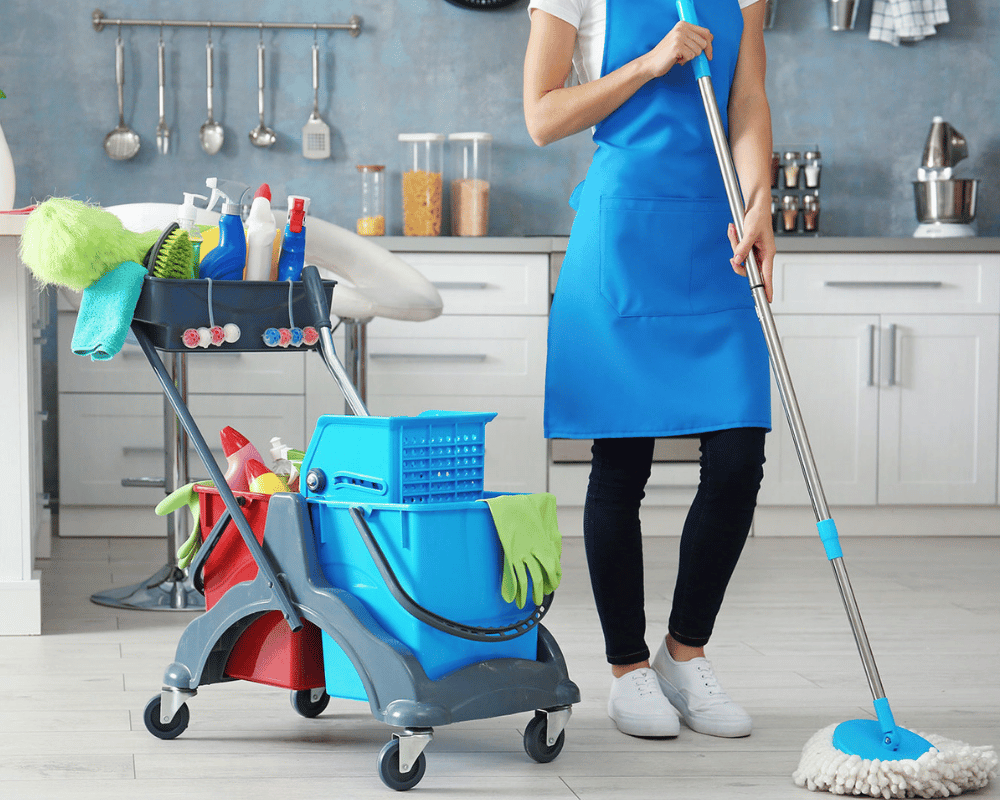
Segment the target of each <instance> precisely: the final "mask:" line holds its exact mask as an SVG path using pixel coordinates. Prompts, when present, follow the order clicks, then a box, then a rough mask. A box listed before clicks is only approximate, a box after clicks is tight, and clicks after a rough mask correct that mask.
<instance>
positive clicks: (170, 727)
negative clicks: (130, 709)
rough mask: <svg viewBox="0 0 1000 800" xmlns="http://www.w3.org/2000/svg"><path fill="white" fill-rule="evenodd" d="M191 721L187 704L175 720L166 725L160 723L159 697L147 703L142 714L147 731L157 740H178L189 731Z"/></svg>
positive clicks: (178, 712) (181, 708) (179, 710)
mask: <svg viewBox="0 0 1000 800" xmlns="http://www.w3.org/2000/svg"><path fill="white" fill-rule="evenodd" d="M190 720H191V712H190V710H188V707H187V703H185V704H184V705H182V706H181V707H180V709H178V711H177V713H176V714H174V718H173V719H172V720H170V722H168V723H166V724H164V723H162V722H160V696H159V695H156V697H154V698H153V699H152V700H150V701H149V702H148V703H146V710H145V711H144V712H143V713H142V721H143V722H145V723H146V730H148V731H149V732H150V733H151V734H153V736H155V737H156V738H157V739H176V738H177V737H178V736H180V735H181V734H182V733H184V731H185V730H186V729H187V726H188V722H190Z"/></svg>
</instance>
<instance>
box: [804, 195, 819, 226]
mask: <svg viewBox="0 0 1000 800" xmlns="http://www.w3.org/2000/svg"><path fill="white" fill-rule="evenodd" d="M802 217H803V227H804V228H805V230H806V233H816V232H817V231H818V230H819V195H818V194H807V195H805V196H803V198H802Z"/></svg>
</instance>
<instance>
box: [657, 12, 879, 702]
mask: <svg viewBox="0 0 1000 800" xmlns="http://www.w3.org/2000/svg"><path fill="white" fill-rule="evenodd" d="M677 12H678V14H679V15H680V18H681V20H683V21H684V22H689V23H691V24H692V25H697V24H698V16H697V14H696V13H695V10H694V5H693V3H692V0H677ZM693 67H694V71H695V77H696V78H697V80H698V88H699V90H700V91H701V99H702V102H703V103H704V106H705V114H706V115H707V117H708V126H709V129H710V130H711V133H712V144H713V145H714V146H715V155H716V157H717V158H718V160H719V169H720V170H721V171H722V180H723V182H724V183H725V186H726V196H727V198H728V199H729V210H730V212H731V213H732V216H733V224H734V225H735V226H736V234H737V236H738V237H739V238H740V239H743V216H744V214H745V211H746V209H745V207H744V205H743V195H742V192H741V191H740V185H739V179H738V178H737V176H736V168H735V167H734V166H733V156H732V153H731V152H730V149H729V140H728V139H727V138H726V130H725V127H724V126H723V124H722V117H721V115H720V114H719V106H718V102H717V100H716V98H715V90H714V88H713V87H712V74H711V69H710V68H709V64H708V58H707V57H706V56H705V54H704V53H699V54H698V55H697V56H696V57H695V59H694V61H693ZM746 267H747V278H748V279H749V282H750V290H751V293H752V294H753V299H754V306H755V307H756V310H757V318H758V320H760V326H761V329H762V330H763V332H764V339H765V340H766V342H767V351H768V354H769V355H770V359H771V369H772V371H773V372H774V380H775V383H776V384H777V386H778V394H779V396H780V397H781V405H782V407H783V408H784V410H785V417H786V418H787V419H788V427H789V429H790V431H791V435H792V441H793V442H794V444H795V452H796V454H797V455H798V459H799V466H800V467H801V468H802V476H803V477H804V478H805V481H806V488H807V489H808V490H809V499H810V501H811V502H812V509H813V513H814V514H815V515H816V527H817V529H818V530H819V535H820V539H821V541H822V542H823V547H824V548H825V550H826V554H827V557H828V558H829V560H830V563H831V565H832V567H833V571H834V574H835V575H836V578H837V585H838V587H839V588H840V596H841V599H842V600H843V601H844V607H845V609H846V611H847V616H848V619H849V620H850V623H851V630H852V631H853V633H854V641H855V643H856V644H857V646H858V652H859V653H860V655H861V661H862V663H863V664H864V668H865V675H866V676H867V678H868V686H869V688H870V689H871V692H872V697H874V698H875V701H876V708H878V707H879V706H878V703H879V701H881V700H884V698H885V690H884V688H883V687H882V680H881V678H880V677H879V674H878V667H877V666H876V664H875V657H874V655H873V654H872V649H871V644H870V643H869V641H868V635H867V633H866V632H865V626H864V622H863V621H862V619H861V611H860V609H859V608H858V603H857V600H856V598H855V597H854V590H853V589H852V588H851V582H850V578H849V577H848V575H847V568H846V567H845V566H844V562H843V552H842V551H841V549H840V541H839V538H838V536H837V527H836V525H835V524H834V521H833V519H832V518H831V517H830V509H829V507H828V506H827V504H826V496H825V495H824V493H823V486H822V484H821V483H820V479H819V470H818V469H817V468H816V461H815V459H814V458H813V453H812V447H811V446H810V444H809V436H808V434H807V433H806V428H805V424H804V423H803V421H802V413H801V411H800V410H799V402H798V399H797V398H796V396H795V389H794V387H793V386H792V378H791V374H790V373H789V371H788V364H787V362H786V361H785V355H784V351H783V349H782V347H781V338H780V337H779V336H778V329H777V327H776V326H775V324H774V315H773V314H772V313H771V306H770V303H768V301H767V293H766V292H765V290H764V280H763V278H762V277H761V272H760V267H759V266H758V265H757V258H756V256H755V255H754V252H753V250H751V251H750V253H749V255H748V256H747V261H746ZM879 716H880V718H881V717H882V715H881V714H880V715H879ZM890 718H891V717H890Z"/></svg>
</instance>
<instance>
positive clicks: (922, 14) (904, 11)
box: [868, 0, 949, 47]
mask: <svg viewBox="0 0 1000 800" xmlns="http://www.w3.org/2000/svg"><path fill="white" fill-rule="evenodd" d="M948 20H949V17H948V0H873V3H872V24H871V28H870V29H869V31H868V38H869V39H871V40H872V41H873V42H888V43H889V44H891V45H894V46H897V47H898V46H899V43H900V42H919V41H920V40H921V39H925V38H927V37H928V36H933V35H934V34H935V33H937V29H936V27H935V26H937V25H943V24H944V23H946V22H948Z"/></svg>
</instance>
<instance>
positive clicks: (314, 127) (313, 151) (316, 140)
mask: <svg viewBox="0 0 1000 800" xmlns="http://www.w3.org/2000/svg"><path fill="white" fill-rule="evenodd" d="M312 66H313V110H312V113H311V114H310V115H309V119H308V120H306V124H305V125H303V126H302V155H303V156H305V157H306V158H317V159H318V158H329V157H330V126H329V125H327V124H326V123H325V122H323V120H322V119H321V118H320V116H319V44H318V43H317V42H315V41H314V42H313V48H312Z"/></svg>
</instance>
